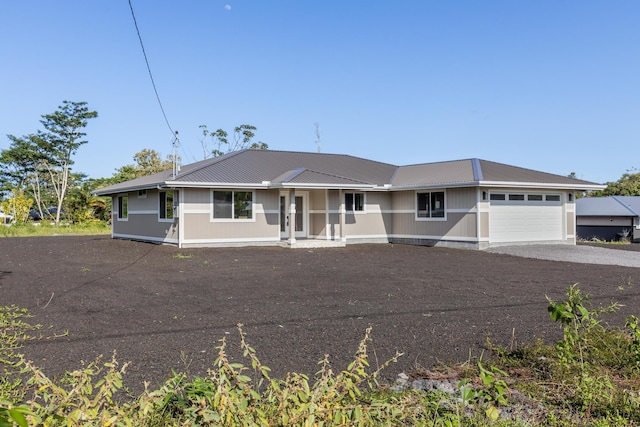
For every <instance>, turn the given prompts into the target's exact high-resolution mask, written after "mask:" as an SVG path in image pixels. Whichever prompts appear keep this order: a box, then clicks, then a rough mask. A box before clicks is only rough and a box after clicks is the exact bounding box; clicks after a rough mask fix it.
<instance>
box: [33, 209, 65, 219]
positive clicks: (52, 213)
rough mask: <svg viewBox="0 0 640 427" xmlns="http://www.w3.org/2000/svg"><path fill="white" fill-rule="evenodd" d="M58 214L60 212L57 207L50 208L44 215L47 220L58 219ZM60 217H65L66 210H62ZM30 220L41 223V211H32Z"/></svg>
mask: <svg viewBox="0 0 640 427" xmlns="http://www.w3.org/2000/svg"><path fill="white" fill-rule="evenodd" d="M57 212H58V207H57V206H50V207H49V208H47V209H46V210H44V211H43V212H42V213H43V214H44V217H45V219H46V218H49V219H54V218H55V217H56V213H57ZM60 217H61V218H63V217H64V209H63V210H62V212H61V215H60ZM29 218H31V219H32V220H33V221H40V220H41V219H42V218H41V217H40V211H38V210H37V209H31V210H30V211H29Z"/></svg>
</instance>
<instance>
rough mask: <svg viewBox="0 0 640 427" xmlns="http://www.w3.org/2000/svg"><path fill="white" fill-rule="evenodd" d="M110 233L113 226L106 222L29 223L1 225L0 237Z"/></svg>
mask: <svg viewBox="0 0 640 427" xmlns="http://www.w3.org/2000/svg"><path fill="white" fill-rule="evenodd" d="M110 233H111V225H109V224H107V223H105V222H104V221H87V222H82V223H77V224H70V223H60V224H55V223H53V222H50V221H39V222H32V221H29V222H27V223H24V224H11V225H0V237H29V236H57V235H94V234H110Z"/></svg>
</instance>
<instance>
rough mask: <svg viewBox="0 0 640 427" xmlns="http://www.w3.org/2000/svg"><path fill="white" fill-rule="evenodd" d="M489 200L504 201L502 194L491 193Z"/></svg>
mask: <svg viewBox="0 0 640 427" xmlns="http://www.w3.org/2000/svg"><path fill="white" fill-rule="evenodd" d="M490 199H491V200H506V199H505V195H504V194H501V193H500V194H496V193H491V197H490Z"/></svg>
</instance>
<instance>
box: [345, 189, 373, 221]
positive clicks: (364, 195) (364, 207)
mask: <svg viewBox="0 0 640 427" xmlns="http://www.w3.org/2000/svg"><path fill="white" fill-rule="evenodd" d="M356 193H357V194H362V210H361V211H357V210H355V209H354V210H351V211H348V210H347V200H346V199H347V194H353V206H355V205H356ZM342 195H343V198H344V200H343V201H342V202H343V203H344V206H345V208H344V209H345V210H344V211H345V213H348V214H354V215H363V214H366V213H367V193H365V192H363V191H345V192H344V193H343V194H342Z"/></svg>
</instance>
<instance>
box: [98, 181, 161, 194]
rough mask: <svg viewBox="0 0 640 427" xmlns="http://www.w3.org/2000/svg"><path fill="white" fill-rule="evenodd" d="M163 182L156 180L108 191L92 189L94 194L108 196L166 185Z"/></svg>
mask: <svg viewBox="0 0 640 427" xmlns="http://www.w3.org/2000/svg"><path fill="white" fill-rule="evenodd" d="M164 184H165V183H163V182H156V183H154V184H145V185H133V186H131V187H122V188H118V189H113V190H108V191H102V190H101V189H98V190H96V191H94V192H93V194H94V195H95V196H109V195H112V194H122V193H128V192H129V191H138V190H151V189H154V188H161V187H166V185H164Z"/></svg>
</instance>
